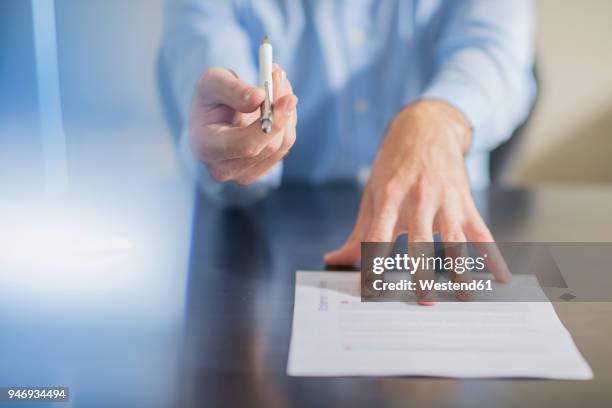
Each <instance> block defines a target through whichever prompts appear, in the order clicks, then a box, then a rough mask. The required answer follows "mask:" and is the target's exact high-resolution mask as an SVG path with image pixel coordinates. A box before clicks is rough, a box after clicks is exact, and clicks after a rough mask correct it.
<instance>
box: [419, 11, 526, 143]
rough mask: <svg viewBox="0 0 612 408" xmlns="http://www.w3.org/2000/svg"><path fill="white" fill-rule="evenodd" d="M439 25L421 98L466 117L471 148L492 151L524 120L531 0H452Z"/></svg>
mask: <svg viewBox="0 0 612 408" xmlns="http://www.w3.org/2000/svg"><path fill="white" fill-rule="evenodd" d="M443 24H444V27H443V29H442V31H441V34H440V36H439V37H438V39H437V42H436V44H435V57H436V66H435V74H434V77H433V79H432V81H431V83H430V85H429V87H428V89H426V91H425V92H424V94H423V98H430V99H440V100H443V101H445V102H447V103H449V104H450V105H452V106H453V107H455V108H456V109H458V110H459V111H460V112H461V113H462V114H463V115H464V116H465V117H466V119H467V121H468V123H469V124H470V127H471V129H472V135H473V137H472V144H471V147H470V151H476V152H478V151H489V150H492V149H494V148H495V147H496V146H497V145H498V144H500V143H502V142H503V141H504V140H505V139H507V138H508V137H509V136H510V135H511V134H512V132H513V130H514V129H515V128H516V127H517V126H518V125H520V124H521V123H522V122H523V121H524V120H525V118H526V117H527V115H528V114H529V111H530V109H531V106H532V103H533V100H534V98H535V93H536V85H535V79H534V77H533V65H534V39H533V37H534V24H535V23H534V5H533V2H532V1H531V0H513V1H488V0H466V1H456V2H451V5H450V6H449V9H448V10H447V14H446V16H445V20H444V21H443Z"/></svg>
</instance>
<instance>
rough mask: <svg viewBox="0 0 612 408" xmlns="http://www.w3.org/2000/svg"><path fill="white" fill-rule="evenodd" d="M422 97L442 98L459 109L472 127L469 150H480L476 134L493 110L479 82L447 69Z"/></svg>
mask: <svg viewBox="0 0 612 408" xmlns="http://www.w3.org/2000/svg"><path fill="white" fill-rule="evenodd" d="M421 98H423V99H438V100H442V101H444V102H447V103H448V104H450V105H451V106H453V107H454V108H456V109H457V110H459V111H460V112H461V113H462V114H463V116H465V118H466V120H467V121H468V123H469V125H470V127H471V129H472V135H473V136H472V144H471V146H470V149H469V150H470V151H473V150H478V147H477V146H475V145H476V144H477V143H478V141H477V140H476V138H475V137H474V135H475V134H477V133H479V132H478V129H479V128H480V127H482V126H483V125H485V124H486V121H487V118H488V117H489V115H490V114H491V112H492V111H493V107H492V106H491V103H490V102H489V98H488V96H487V95H486V93H485V92H483V91H482V90H481V89H480V87H479V86H478V84H475V83H474V82H473V81H470V80H469V79H467V78H465V76H464V75H462V74H460V73H457V72H453V71H445V72H443V73H441V74H440V75H438V77H437V78H436V79H435V80H434V82H433V83H432V85H431V86H430V87H429V88H428V89H427V90H425V92H423V94H422V95H421Z"/></svg>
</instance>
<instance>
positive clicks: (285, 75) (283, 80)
mask: <svg viewBox="0 0 612 408" xmlns="http://www.w3.org/2000/svg"><path fill="white" fill-rule="evenodd" d="M280 75H281V81H282V82H283V84H284V83H285V81H286V80H287V74H286V73H285V71H281V74H280Z"/></svg>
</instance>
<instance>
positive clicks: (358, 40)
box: [348, 29, 365, 45]
mask: <svg viewBox="0 0 612 408" xmlns="http://www.w3.org/2000/svg"><path fill="white" fill-rule="evenodd" d="M348 36H349V41H350V42H351V43H352V44H353V45H363V43H364V42H365V34H364V33H363V31H361V30H357V29H354V30H350V31H349V33H348Z"/></svg>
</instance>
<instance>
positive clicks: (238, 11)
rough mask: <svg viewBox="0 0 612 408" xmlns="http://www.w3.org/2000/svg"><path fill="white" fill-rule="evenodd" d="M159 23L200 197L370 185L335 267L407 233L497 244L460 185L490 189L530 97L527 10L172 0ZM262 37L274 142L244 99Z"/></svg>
mask: <svg viewBox="0 0 612 408" xmlns="http://www.w3.org/2000/svg"><path fill="white" fill-rule="evenodd" d="M166 17H167V20H166V27H165V37H164V57H165V61H166V63H167V65H168V66H169V69H170V72H171V76H172V80H173V86H174V90H175V93H176V98H177V101H178V105H179V108H180V110H181V111H182V112H183V114H184V125H185V126H184V127H185V131H184V135H183V137H182V138H183V140H182V148H183V151H184V153H185V154H187V157H188V158H189V159H191V160H192V159H193V158H195V159H196V160H197V162H198V163H197V164H196V165H195V167H194V169H195V170H196V171H197V173H198V178H199V182H200V185H201V187H202V189H203V190H204V191H205V192H206V193H207V194H208V195H209V196H211V197H212V198H214V199H216V200H218V201H221V202H224V203H228V204H245V203H249V202H252V201H254V200H256V199H258V198H260V197H262V196H263V195H265V193H266V192H267V191H268V190H269V189H272V188H275V187H277V186H278V185H279V184H280V183H281V181H283V182H307V183H313V184H321V183H327V182H338V181H353V182H354V181H356V180H358V179H359V178H362V179H366V178H367V184H366V186H365V190H364V193H363V198H362V202H361V208H360V211H359V215H358V217H357V220H356V223H355V227H354V229H353V231H352V233H351V234H350V236H349V238H348V240H347V241H346V243H345V244H344V245H343V246H342V247H341V248H340V249H338V250H336V251H334V252H331V253H329V254H327V255H326V257H325V260H326V262H327V263H330V264H352V263H355V262H357V261H358V260H359V257H360V243H361V242H362V241H393V240H394V239H395V238H396V237H397V236H398V235H399V234H402V233H408V236H409V239H410V240H411V241H414V242H430V241H432V240H433V235H434V234H435V233H439V234H440V237H441V239H442V240H443V241H445V242H463V241H466V240H468V241H478V242H492V241H493V237H492V236H491V234H490V232H489V230H488V228H487V226H486V225H485V223H484V222H483V220H482V218H481V216H480V215H479V213H478V211H477V209H476V207H475V205H474V202H473V200H472V197H471V193H470V187H472V188H483V187H486V186H487V183H488V175H487V172H486V171H487V170H486V169H487V167H488V166H487V165H488V152H489V151H490V150H491V149H493V148H495V146H497V145H498V144H499V143H501V142H502V141H504V140H505V139H506V138H507V137H509V136H510V134H511V133H512V131H513V130H514V128H515V127H516V126H517V125H519V124H520V123H521V122H522V121H523V120H524V119H525V118H526V116H527V114H528V112H529V110H530V107H531V104H532V101H533V99H534V95H535V82H534V78H533V77H532V66H533V58H534V56H533V54H534V50H533V49H534V45H533V34H534V16H533V4H532V2H531V1H530V0H512V1H509V0H452V1H451V0H448V1H446V0H395V1H394V0H385V1H376V0H350V1H349V0H345V1H330V0H310V1H308V0H303V1H299V0H284V1H283V0H276V1H274V0H257V1H246V0H245V1H238V0H236V1H230V0H226V1H214V0H171V1H169V2H168V4H167V8H166ZM264 35H267V36H268V37H269V38H270V42H271V43H272V44H273V46H274V53H275V61H276V62H277V63H278V66H277V67H276V69H275V72H274V75H273V82H274V89H275V95H274V96H275V101H274V109H275V110H274V128H273V131H272V133H271V134H268V135H266V134H264V133H262V131H261V129H260V126H259V122H258V118H259V110H258V107H259V105H260V104H261V102H262V100H263V99H264V95H263V92H262V91H261V90H260V89H258V88H256V87H255V86H254V84H256V78H257V49H258V46H259V41H260V39H261V38H262V37H263V36H264ZM297 96H299V99H300V102H299V109H297V108H296V106H297V102H298V98H297ZM298 119H299V120H298ZM296 135H297V137H296ZM370 169H371V170H370ZM368 175H369V177H368ZM470 182H471V183H470ZM496 277H497V278H498V279H499V280H504V279H505V278H506V277H505V276H504V275H503V274H498V276H496Z"/></svg>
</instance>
